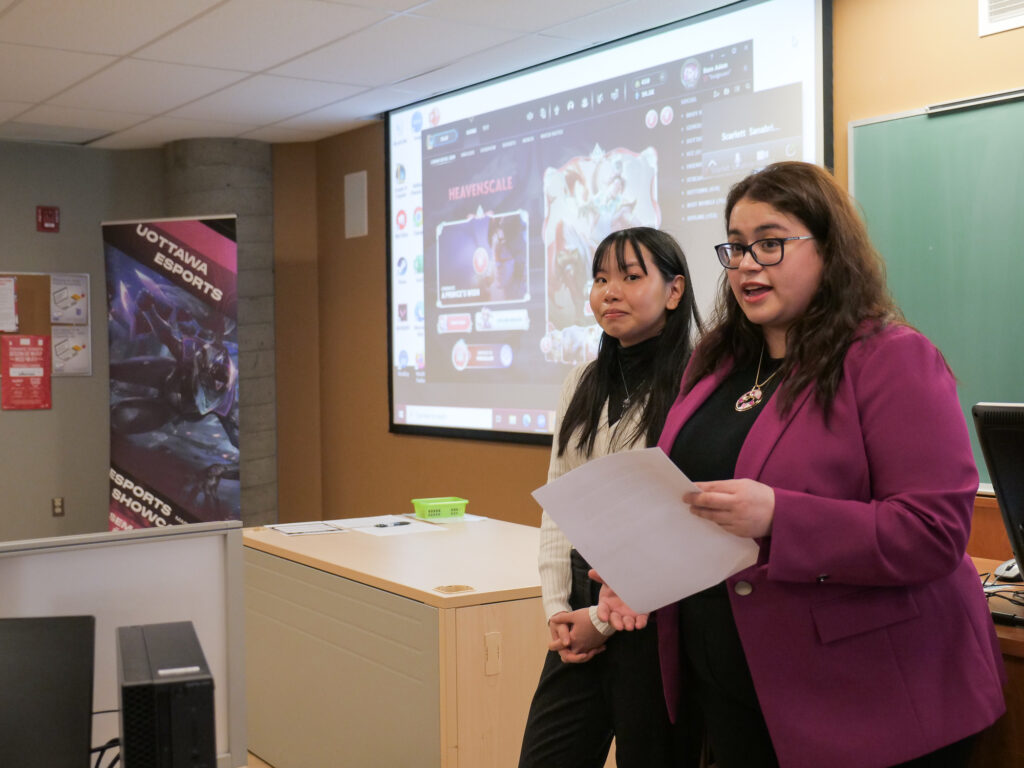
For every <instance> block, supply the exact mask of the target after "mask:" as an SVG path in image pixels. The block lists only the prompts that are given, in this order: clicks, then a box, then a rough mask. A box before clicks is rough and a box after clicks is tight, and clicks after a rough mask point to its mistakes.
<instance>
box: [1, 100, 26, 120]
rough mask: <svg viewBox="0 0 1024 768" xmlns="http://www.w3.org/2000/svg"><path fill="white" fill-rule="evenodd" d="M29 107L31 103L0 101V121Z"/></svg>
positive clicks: (8, 118)
mask: <svg viewBox="0 0 1024 768" xmlns="http://www.w3.org/2000/svg"><path fill="white" fill-rule="evenodd" d="M31 108H32V105H31V104H29V103H27V102H24V101H0V121H3V120H10V119H11V118H12V117H14V116H15V115H20V114H21V113H22V112H25V111H27V110H29V109H31Z"/></svg>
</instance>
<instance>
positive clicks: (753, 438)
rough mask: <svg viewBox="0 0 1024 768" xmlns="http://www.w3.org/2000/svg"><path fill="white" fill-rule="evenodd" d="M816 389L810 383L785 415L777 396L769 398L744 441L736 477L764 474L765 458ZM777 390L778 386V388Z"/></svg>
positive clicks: (756, 476) (737, 461)
mask: <svg viewBox="0 0 1024 768" xmlns="http://www.w3.org/2000/svg"><path fill="white" fill-rule="evenodd" d="M780 386H781V384H780ZM813 390H814V387H813V386H809V387H806V388H805V389H804V390H803V392H801V393H800V394H799V395H798V396H797V398H796V400H795V401H793V407H792V408H790V409H789V411H787V413H786V415H785V416H783V415H782V414H781V413H779V408H778V401H777V400H776V399H775V398H774V397H773V398H772V399H771V400H769V401H768V404H767V407H766V408H764V409H763V410H762V411H761V413H760V414H759V415H758V417H757V419H756V420H755V421H754V424H753V426H751V428H750V432H749V433H748V435H747V439H746V440H744V441H743V447H742V448H741V449H740V455H739V457H738V458H737V459H736V474H735V476H736V477H749V478H753V479H757V478H758V477H760V475H761V470H762V469H764V464H765V462H766V461H768V457H769V456H770V455H771V453H772V451H773V450H775V444H776V443H778V442H779V438H780V437H782V433H783V432H785V431H786V427H788V426H789V424H790V422H792V421H793V419H794V417H795V416H796V415H797V414H798V413H799V412H800V410H801V409H802V408H803V407H804V405H805V404H806V402H807V398H809V397H811V394H812V392H813ZM777 393H778V390H776V394H777Z"/></svg>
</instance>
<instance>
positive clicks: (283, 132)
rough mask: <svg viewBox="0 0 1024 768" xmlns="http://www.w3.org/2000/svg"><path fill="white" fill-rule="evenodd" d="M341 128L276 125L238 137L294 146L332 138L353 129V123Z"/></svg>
mask: <svg viewBox="0 0 1024 768" xmlns="http://www.w3.org/2000/svg"><path fill="white" fill-rule="evenodd" d="M341 125H343V127H341V128H340V129H339V128H338V127H337V126H333V127H331V128H330V129H328V130H319V131H317V130H313V129H312V128H310V129H306V130H303V129H298V128H285V127H283V126H281V125H280V124H278V125H268V126H265V127H263V128H256V129H254V130H252V131H249V132H248V133H243V134H240V135H239V138H240V139H253V140H254V141H265V142H267V143H269V144H296V143H304V142H307V141H319V140H320V139H325V138H327V137H328V136H333V135H335V134H337V133H340V132H342V131H347V130H350V129H351V128H353V127H355V123H344V124H341Z"/></svg>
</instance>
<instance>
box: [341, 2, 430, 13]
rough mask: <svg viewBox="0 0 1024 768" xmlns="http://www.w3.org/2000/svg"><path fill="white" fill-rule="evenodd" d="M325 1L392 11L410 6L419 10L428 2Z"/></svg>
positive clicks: (407, 8) (404, 9)
mask: <svg viewBox="0 0 1024 768" xmlns="http://www.w3.org/2000/svg"><path fill="white" fill-rule="evenodd" d="M326 2H328V3H332V4H334V5H354V6H357V7H359V8H371V9H373V10H379V11H392V12H402V11H408V10H409V9H410V8H416V9H417V10H419V8H420V7H421V6H425V5H429V4H430V3H429V2H427V3H425V2H423V0H326Z"/></svg>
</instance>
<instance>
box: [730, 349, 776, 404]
mask: <svg viewBox="0 0 1024 768" xmlns="http://www.w3.org/2000/svg"><path fill="white" fill-rule="evenodd" d="M763 360H764V345H763V344H762V345H761V356H760V357H758V358H757V373H755V374H754V386H752V387H751V388H750V389H749V390H747V391H746V392H744V393H743V394H742V395H740V399H739V400H737V401H736V410H737V411H739V412H740V413H743V412H744V411H749V410H750V409H751V408H756V407H757V406H759V405H760V404H761V399H762V398H763V397H764V392H762V390H761V387H763V386H764V385H765V384H767V383H768V382H769V381H771V380H772V379H773V378H775V374H776V373H778V372H779V371H781V370H782V367H781V366H780V367H778V368H776V369H775V372H774V373H772V375H771V376H769V377H768V378H767V379H765V380H764V381H758V380H757V379H758V377H759V376H760V375H761V362H762V361H763Z"/></svg>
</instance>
